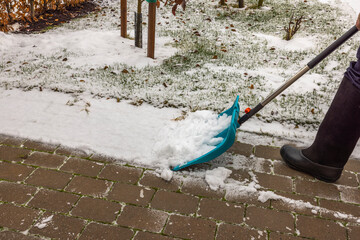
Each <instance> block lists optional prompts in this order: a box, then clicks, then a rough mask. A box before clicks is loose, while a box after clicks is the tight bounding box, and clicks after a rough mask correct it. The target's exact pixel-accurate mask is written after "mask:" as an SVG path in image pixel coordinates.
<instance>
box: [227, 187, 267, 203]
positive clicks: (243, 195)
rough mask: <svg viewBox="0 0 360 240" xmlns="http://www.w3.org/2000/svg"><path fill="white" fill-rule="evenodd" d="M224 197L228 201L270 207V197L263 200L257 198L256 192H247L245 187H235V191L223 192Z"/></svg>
mask: <svg viewBox="0 0 360 240" xmlns="http://www.w3.org/2000/svg"><path fill="white" fill-rule="evenodd" d="M225 199H226V200H227V201H230V202H236V203H246V204H251V205H256V206H262V207H270V199H268V200H267V201H265V202H261V201H260V200H259V196H258V194H255V193H251V192H248V189H247V187H245V189H243V190H242V189H236V191H229V192H227V193H226V194H225Z"/></svg>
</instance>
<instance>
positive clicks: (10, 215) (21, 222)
mask: <svg viewBox="0 0 360 240" xmlns="http://www.w3.org/2000/svg"><path fill="white" fill-rule="evenodd" d="M39 213H40V211H38V210H34V209H30V208H24V207H17V206H14V205H11V204H1V205H0V226H1V227H8V228H10V229H16V230H20V231H25V230H26V229H28V228H29V227H30V226H31V224H32V223H33V221H34V220H35V219H36V218H37V217H38V215H39Z"/></svg>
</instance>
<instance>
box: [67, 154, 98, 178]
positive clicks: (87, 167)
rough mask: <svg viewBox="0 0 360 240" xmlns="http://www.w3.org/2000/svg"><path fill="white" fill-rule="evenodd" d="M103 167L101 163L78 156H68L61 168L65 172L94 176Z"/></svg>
mask: <svg viewBox="0 0 360 240" xmlns="http://www.w3.org/2000/svg"><path fill="white" fill-rule="evenodd" d="M103 167H104V164H103V163H98V162H93V161H89V160H85V159H79V158H70V159H69V160H67V161H66V163H65V164H64V165H63V166H62V167H61V170H62V171H65V172H71V173H77V174H81V175H86V176H92V177H96V176H97V175H98V174H99V172H100V170H101V169H102V168H103Z"/></svg>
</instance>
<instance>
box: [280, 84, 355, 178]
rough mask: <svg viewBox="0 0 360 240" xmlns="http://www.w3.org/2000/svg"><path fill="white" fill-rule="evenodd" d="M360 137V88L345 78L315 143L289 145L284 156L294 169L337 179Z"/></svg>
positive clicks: (283, 149)
mask: <svg viewBox="0 0 360 240" xmlns="http://www.w3.org/2000/svg"><path fill="white" fill-rule="evenodd" d="M359 137H360V89H358V88H356V87H355V86H354V85H353V84H352V82H351V81H349V80H348V79H347V78H344V79H343V81H342V82H341V85H340V87H339V89H338V91H337V93H336V95H335V97H334V100H333V102H332V103H331V106H330V108H329V110H328V112H327V113H326V115H325V118H324V120H323V122H322V123H321V124H320V127H319V130H318V132H317V135H316V138H315V141H314V143H313V144H312V145H311V146H310V147H309V148H307V149H304V150H298V149H296V148H293V147H291V146H288V145H285V146H283V147H282V148H281V151H280V153H281V155H282V157H283V159H284V160H285V162H286V163H287V164H288V165H289V166H290V167H292V168H295V169H297V170H300V171H303V172H307V173H309V174H311V175H312V176H314V177H316V178H318V179H321V180H324V181H328V182H334V181H336V180H337V179H338V178H339V177H340V176H341V172H342V169H343V167H344V165H345V164H346V162H347V161H348V159H349V156H350V155H351V153H352V151H353V150H354V147H355V146H356V143H357V141H358V139H359Z"/></svg>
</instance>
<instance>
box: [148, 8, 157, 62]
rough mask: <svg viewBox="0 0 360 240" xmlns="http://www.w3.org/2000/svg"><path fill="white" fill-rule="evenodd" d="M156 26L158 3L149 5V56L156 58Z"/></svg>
mask: <svg viewBox="0 0 360 240" xmlns="http://www.w3.org/2000/svg"><path fill="white" fill-rule="evenodd" d="M155 24H156V2H154V3H153V2H150V3H149V20H148V49H147V56H148V57H149V58H155Z"/></svg>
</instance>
